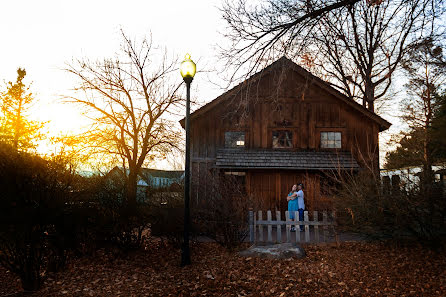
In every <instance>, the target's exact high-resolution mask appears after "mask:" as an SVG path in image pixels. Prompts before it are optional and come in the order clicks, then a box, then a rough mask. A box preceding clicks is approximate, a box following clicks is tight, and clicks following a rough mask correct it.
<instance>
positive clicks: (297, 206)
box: [286, 184, 305, 231]
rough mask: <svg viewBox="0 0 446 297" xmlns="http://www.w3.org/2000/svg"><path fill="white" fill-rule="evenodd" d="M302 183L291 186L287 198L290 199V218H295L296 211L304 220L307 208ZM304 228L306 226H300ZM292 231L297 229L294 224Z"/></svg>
mask: <svg viewBox="0 0 446 297" xmlns="http://www.w3.org/2000/svg"><path fill="white" fill-rule="evenodd" d="M303 187H304V186H303V185H302V184H298V185H293V187H292V188H291V192H290V193H289V194H288V197H287V198H286V200H287V201H288V211H289V213H290V219H292V220H294V213H295V212H296V211H298V212H299V221H303V220H304V210H305V202H304V192H303V191H302V189H303ZM303 230H304V226H303V225H301V226H300V231H303ZM291 231H296V229H295V228H294V226H292V227H291Z"/></svg>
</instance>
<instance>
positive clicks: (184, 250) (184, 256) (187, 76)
mask: <svg viewBox="0 0 446 297" xmlns="http://www.w3.org/2000/svg"><path fill="white" fill-rule="evenodd" d="M196 70H197V69H196V65H195V63H194V62H193V61H192V60H191V59H190V55H189V54H187V55H186V58H185V59H184V61H183V62H182V63H181V66H180V73H181V76H182V77H183V80H184V82H185V83H186V90H187V95H186V121H185V129H186V164H185V165H184V240H183V246H182V247H181V266H186V265H189V264H190V249H189V226H190V208H189V201H190V131H189V130H190V122H189V113H190V84H191V83H192V80H193V79H194V75H195V72H196Z"/></svg>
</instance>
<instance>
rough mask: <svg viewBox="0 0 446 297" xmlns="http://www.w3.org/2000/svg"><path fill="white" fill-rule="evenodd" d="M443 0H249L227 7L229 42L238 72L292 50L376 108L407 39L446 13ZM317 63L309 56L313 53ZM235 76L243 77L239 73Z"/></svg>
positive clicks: (290, 53) (293, 54)
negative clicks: (253, 2)
mask: <svg viewBox="0 0 446 297" xmlns="http://www.w3.org/2000/svg"><path fill="white" fill-rule="evenodd" d="M442 2H443V1H441V0H438V1H435V0H387V1H366V0H361V1H295V0H266V1H264V2H262V3H263V4H262V5H259V6H256V7H252V6H249V5H248V1H247V0H240V1H238V2H236V3H232V2H226V4H225V5H224V6H223V8H222V12H223V17H224V19H225V20H226V21H227V23H228V29H229V30H228V31H227V33H225V34H224V35H225V36H226V37H227V38H228V39H229V40H230V42H231V45H230V48H229V50H223V51H222V53H223V57H224V58H225V59H226V61H227V63H228V64H234V65H235V66H234V67H235V69H234V73H247V74H248V75H250V74H252V73H253V72H255V71H257V70H258V69H259V68H260V67H263V66H264V65H265V64H266V63H268V62H270V60H271V59H277V57H278V56H281V55H287V56H289V57H290V58H293V59H298V58H304V59H305V61H304V63H303V64H307V66H308V64H311V65H313V66H316V67H318V68H319V69H316V70H315V71H317V70H320V75H321V76H322V75H323V76H324V78H325V79H327V80H328V81H329V82H330V83H331V84H332V85H333V86H335V87H337V88H338V89H339V90H341V91H342V92H343V93H345V94H346V95H347V96H349V97H350V98H352V99H360V100H362V101H363V105H364V106H367V107H368V108H369V109H370V110H372V111H373V110H374V101H375V100H376V99H378V98H381V97H383V96H384V95H385V94H386V92H387V90H388V89H389V87H390V85H391V83H392V74H393V73H394V72H395V70H396V69H397V67H398V65H399V64H400V61H401V59H402V57H403V56H404V54H405V52H406V47H407V45H408V44H410V43H411V42H412V41H413V40H415V39H417V38H419V37H420V36H421V35H423V32H424V31H423V30H425V29H426V28H427V25H428V24H429V25H431V27H430V29H431V30H432V25H433V20H434V19H435V17H436V16H438V15H439V14H441V13H442ZM309 59H310V60H311V63H308V60H309ZM231 78H232V79H237V75H236V74H234V75H233V76H232V77H231Z"/></svg>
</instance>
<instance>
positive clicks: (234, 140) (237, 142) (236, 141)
mask: <svg viewBox="0 0 446 297" xmlns="http://www.w3.org/2000/svg"><path fill="white" fill-rule="evenodd" d="M225 147H228V148H230V147H245V132H238V131H237V132H235V131H231V132H225Z"/></svg>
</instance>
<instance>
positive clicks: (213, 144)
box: [181, 57, 391, 211]
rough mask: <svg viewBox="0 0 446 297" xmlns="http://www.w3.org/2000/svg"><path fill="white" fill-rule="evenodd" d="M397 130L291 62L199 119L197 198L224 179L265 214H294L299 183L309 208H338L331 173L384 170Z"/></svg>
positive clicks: (195, 125)
mask: <svg viewBox="0 0 446 297" xmlns="http://www.w3.org/2000/svg"><path fill="white" fill-rule="evenodd" d="M181 124H182V125H183V127H184V119H183V120H182V121H181ZM390 125H391V124H390V123H389V122H387V121H386V120H384V119H383V118H381V117H379V116H378V115H376V114H375V113H373V112H371V111H369V110H367V109H366V108H364V107H363V106H362V105H360V104H358V103H356V102H354V101H352V100H351V99H349V98H348V97H346V96H344V95H343V94H341V93H340V92H338V91H337V90H336V89H334V88H333V87H331V86H330V85H329V84H328V83H326V82H324V81H323V80H321V79H319V78H317V77H316V76H314V75H312V74H311V73H310V72H308V71H306V70H305V69H303V68H302V67H300V66H298V65H297V64H295V63H294V62H292V61H291V60H289V59H287V58H285V57H283V58H281V59H279V60H277V61H276V62H274V63H273V64H271V65H270V66H268V67H266V68H265V69H263V70H262V71H260V72H259V73H257V74H255V75H253V76H251V77H250V78H249V79H247V80H246V81H244V82H243V83H241V84H240V85H238V86H236V87H234V88H233V89H231V90H230V91H228V92H226V93H224V94H222V95H221V96H219V97H217V98H216V99H215V100H213V101H211V102H210V103H208V104H206V105H204V106H203V107H201V108H199V109H198V110H196V111H195V112H193V113H192V114H191V135H190V136H191V162H192V167H191V168H192V178H191V180H192V196H191V199H193V200H195V199H196V200H199V199H200V196H205V195H204V194H205V192H206V187H205V186H204V187H203V186H202V185H201V184H204V185H205V184H206V183H207V182H209V181H207V178H208V177H209V176H210V173H211V172H214V173H215V172H218V173H219V174H221V175H233V176H236V177H237V178H238V179H239V180H240V182H241V183H242V184H243V187H245V189H246V193H247V194H248V195H250V196H251V197H252V198H253V199H254V200H255V201H256V202H257V203H258V204H259V205H260V206H261V207H262V208H263V209H271V210H281V211H284V210H286V209H287V201H286V196H287V193H288V192H289V190H290V188H291V186H292V185H293V184H294V183H299V182H302V183H303V184H304V186H305V188H304V193H305V198H306V199H305V200H306V205H307V209H309V210H322V209H327V208H330V205H331V203H330V200H331V197H330V187H331V185H330V179H329V178H327V177H326V174H327V172H328V171H329V172H333V171H339V170H349V171H358V170H361V169H364V168H370V169H372V170H378V162H379V149H378V134H379V132H381V131H384V130H386V129H388V128H389V127H390Z"/></svg>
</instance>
